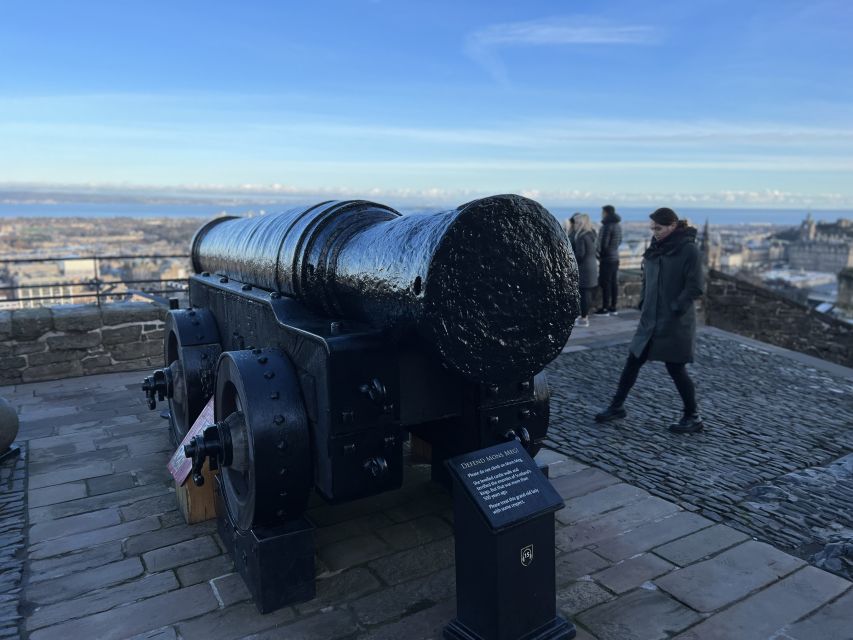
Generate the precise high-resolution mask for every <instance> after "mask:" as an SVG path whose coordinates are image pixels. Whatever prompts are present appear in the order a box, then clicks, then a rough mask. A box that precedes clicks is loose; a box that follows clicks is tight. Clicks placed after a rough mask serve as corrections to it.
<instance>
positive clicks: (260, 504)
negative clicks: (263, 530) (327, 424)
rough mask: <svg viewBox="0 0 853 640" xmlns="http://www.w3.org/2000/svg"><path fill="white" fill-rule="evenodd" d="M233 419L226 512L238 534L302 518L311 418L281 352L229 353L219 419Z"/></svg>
mask: <svg viewBox="0 0 853 640" xmlns="http://www.w3.org/2000/svg"><path fill="white" fill-rule="evenodd" d="M234 413H237V414H239V416H238V419H232V420H231V423H232V425H233V426H232V428H231V441H232V450H233V455H232V457H233V461H232V463H231V465H230V466H227V467H223V468H222V470H221V472H220V473H221V478H222V488H223V493H224V496H223V497H224V502H225V506H226V508H227V509H228V513H229V514H230V516H231V520H232V521H233V522H234V524H235V525H236V526H237V528H238V529H240V530H241V531H246V530H248V529H250V528H252V527H255V526H269V525H274V524H276V523H280V522H282V521H284V520H288V519H292V518H295V517H298V516H299V515H301V514H302V513H303V512H304V511H305V507H306V504H307V502H308V496H309V493H310V491H311V488H312V486H313V478H314V474H313V467H312V454H311V442H310V436H309V429H308V418H307V415H306V413H305V406H304V403H303V400H302V393H301V391H300V387H299V380H298V377H297V374H296V369H295V368H294V366H293V364H292V363H291V362H290V359H289V358H288V357H287V356H286V355H284V354H283V353H282V352H281V351H279V350H277V349H252V350H245V351H226V352H225V353H223V354H222V357H221V358H220V359H219V364H218V366H217V370H216V395H215V400H214V415H215V418H216V420H217V422H218V421H222V420H225V419H226V418H227V417H228V416H230V415H232V414H234Z"/></svg>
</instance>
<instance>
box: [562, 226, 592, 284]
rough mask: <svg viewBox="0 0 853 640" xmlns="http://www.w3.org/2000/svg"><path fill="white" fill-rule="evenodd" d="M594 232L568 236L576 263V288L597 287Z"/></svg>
mask: <svg viewBox="0 0 853 640" xmlns="http://www.w3.org/2000/svg"><path fill="white" fill-rule="evenodd" d="M596 235H597V234H596V233H595V231H587V232H585V233H581V234H577V233H572V234H569V240H570V241H571V243H572V250H573V251H574V252H575V259H576V260H577V262H578V286H579V287H596V286H598V262H597V261H596V259H595V241H596Z"/></svg>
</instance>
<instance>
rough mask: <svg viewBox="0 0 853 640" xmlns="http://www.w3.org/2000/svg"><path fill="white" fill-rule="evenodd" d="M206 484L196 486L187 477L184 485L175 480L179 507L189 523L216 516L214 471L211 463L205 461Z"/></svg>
mask: <svg viewBox="0 0 853 640" xmlns="http://www.w3.org/2000/svg"><path fill="white" fill-rule="evenodd" d="M216 473H218V471H217V472H216ZM201 475H202V476H203V477H204V484H203V485H202V486H200V487H197V486H195V482H193V481H192V479H191V478H190V479H187V481H186V482H184V484H183V485H179V484H178V483H177V481H175V497H176V498H177V500H178V509H179V510H180V512H181V515H183V516H184V520H185V521H186V523H187V524H195V523H196V522H204V521H205V520H211V519H213V518H215V517H216V502H215V497H214V494H213V477H214V475H215V474H214V473H212V472H211V471H210V464H209V463H208V462H207V461H205V463H204V466H203V467H202V469H201Z"/></svg>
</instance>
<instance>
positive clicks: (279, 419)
mask: <svg viewBox="0 0 853 640" xmlns="http://www.w3.org/2000/svg"><path fill="white" fill-rule="evenodd" d="M272 421H273V422H275V423H276V424H284V416H283V415H281V414H278V415H277V416H276V417H275V418H273V419H272Z"/></svg>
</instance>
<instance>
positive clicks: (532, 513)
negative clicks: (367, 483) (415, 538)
mask: <svg viewBox="0 0 853 640" xmlns="http://www.w3.org/2000/svg"><path fill="white" fill-rule="evenodd" d="M447 467H448V469H449V471H450V476H451V477H452V478H453V518H454V535H455V540H456V618H455V619H454V620H453V621H451V622H450V624H448V625H447V627H445V629H444V637H445V638H447V639H448V640H521V639H522V638H523V639H524V640H568V639H570V638H574V637H575V634H576V630H575V627H574V625H573V624H572V623H570V622H568V621H567V620H565V619H563V618H561V617H560V616H558V615H557V613H556V608H557V604H556V586H555V583H556V571H555V567H554V512H555V511H557V510H559V509H562V508H563V506H564V503H563V499H562V498H561V497H560V495H559V494H558V493H557V492H556V490H555V489H554V487H553V486H551V483H550V482H549V481H548V479H547V478H546V477H545V476H544V475H543V474H542V472H541V471H540V470H539V469H538V468H537V466H536V463H535V462H534V461H533V459H532V458H531V457H530V455H529V454H528V453H527V452H526V451H525V450H524V447H522V446H521V445H520V444H519V443H518V442H515V441H514V442H507V443H504V444H499V445H496V446H494V447H489V448H487V449H480V450H479V451H475V452H473V453H468V454H465V455H462V456H458V457H456V458H453V459H451V460H448V461H447Z"/></svg>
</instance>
